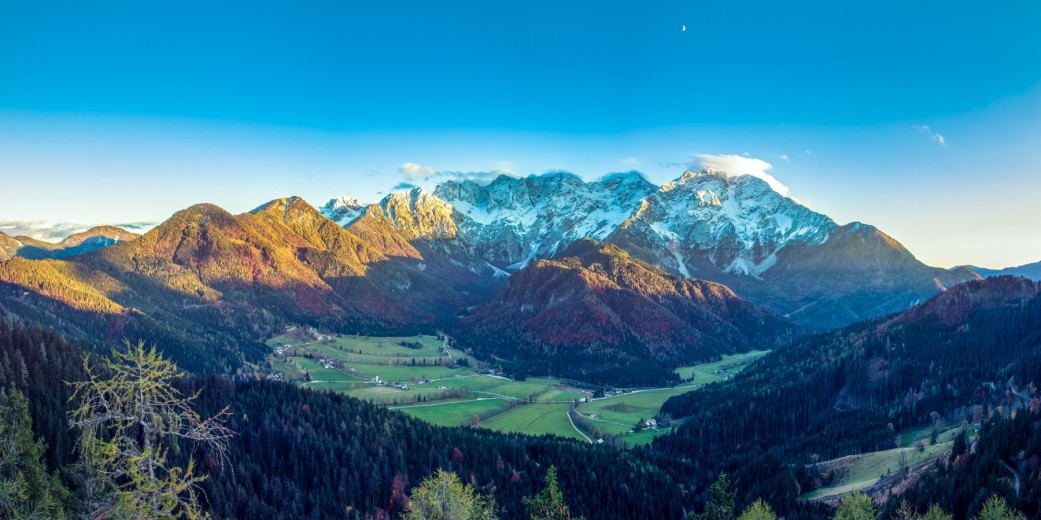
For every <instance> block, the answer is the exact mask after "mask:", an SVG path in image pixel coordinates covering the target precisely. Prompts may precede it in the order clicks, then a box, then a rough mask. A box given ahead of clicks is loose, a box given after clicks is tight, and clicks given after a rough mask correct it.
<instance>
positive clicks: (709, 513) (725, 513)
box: [690, 473, 737, 520]
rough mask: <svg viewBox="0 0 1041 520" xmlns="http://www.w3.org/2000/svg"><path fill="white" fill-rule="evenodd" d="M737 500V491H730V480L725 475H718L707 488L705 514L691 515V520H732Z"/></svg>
mask: <svg viewBox="0 0 1041 520" xmlns="http://www.w3.org/2000/svg"><path fill="white" fill-rule="evenodd" d="M736 499H737V491H734V490H732V489H730V479H729V478H727V474H726V473H720V474H719V477H717V478H716V481H715V482H713V483H712V485H711V486H709V488H708V502H706V503H705V512H704V513H702V514H701V515H700V516H699V515H694V514H691V515H690V516H691V517H692V518H697V519H700V520H734V502H735V500H736Z"/></svg>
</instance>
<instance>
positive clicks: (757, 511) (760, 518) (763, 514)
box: [737, 498, 778, 520]
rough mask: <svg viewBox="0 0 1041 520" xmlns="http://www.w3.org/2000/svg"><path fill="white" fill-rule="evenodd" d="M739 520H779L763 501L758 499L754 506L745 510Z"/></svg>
mask: <svg viewBox="0 0 1041 520" xmlns="http://www.w3.org/2000/svg"><path fill="white" fill-rule="evenodd" d="M737 520H778V518H777V514H776V513H774V510H773V509H771V508H770V504H767V503H766V502H764V501H763V499H761V498H760V499H757V500H756V501H755V502H753V503H752V505H750V506H748V507H747V508H745V510H744V511H743V512H742V513H741V516H738V517H737Z"/></svg>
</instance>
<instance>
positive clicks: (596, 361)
mask: <svg viewBox="0 0 1041 520" xmlns="http://www.w3.org/2000/svg"><path fill="white" fill-rule="evenodd" d="M455 331H456V332H455V334H456V336H457V339H458V341H459V343H460V345H462V346H464V347H469V348H473V350H474V351H475V352H477V353H479V354H483V355H485V356H492V357H494V358H498V359H501V360H503V363H504V364H506V365H508V367H509V369H510V370H512V371H514V372H525V373H526V372H530V373H538V374H547V373H549V374H553V375H558V376H565V377H572V378H576V379H582V380H587V381H595V382H600V383H604V384H640V385H648V386H649V385H655V384H662V383H663V382H668V381H671V380H674V379H675V378H676V376H675V374H673V373H672V370H673V369H674V368H676V367H677V366H679V365H682V364H691V363H694V362H697V361H706V360H709V359H712V358H714V357H718V356H719V355H720V354H724V353H733V352H735V351H745V350H749V349H752V348H776V347H777V346H780V345H782V344H783V343H785V341H787V340H790V338H791V337H792V334H793V333H795V332H796V331H797V328H796V327H795V326H793V325H792V324H791V323H789V322H787V321H785V320H784V319H782V318H780V317H778V316H776V315H774V314H773V313H771V312H769V311H765V310H763V309H761V308H759V307H758V306H756V305H755V304H753V303H750V302H748V301H745V300H743V299H741V298H739V297H737V296H736V295H735V294H734V293H733V292H732V291H731V290H730V289H728V288H726V287H725V286H723V285H720V284H717V283H712V282H706V281H703V280H691V279H684V278H682V277H679V276H675V275H671V274H668V273H665V272H664V271H662V270H660V269H658V268H656V267H654V266H651V265H649V264H647V263H645V262H642V261H639V260H636V259H634V258H632V257H631V256H629V254H628V253H626V252H625V251H623V250H622V249H620V248H618V247H617V246H615V245H612V244H606V243H599V242H596V241H594V240H589V239H582V240H578V241H576V242H574V243H572V244H571V245H570V246H568V247H567V249H565V250H563V251H562V252H561V253H560V255H559V256H558V257H556V258H554V259H552V260H539V261H536V262H534V263H532V264H529V265H528V266H527V267H525V268H524V269H521V270H520V271H518V272H517V273H515V274H514V275H512V276H511V277H510V278H509V280H508V281H507V282H506V285H505V286H504V287H503V288H502V289H500V290H499V291H498V292H497V293H496V294H495V295H494V296H492V298H491V299H490V300H489V301H488V302H487V303H485V304H483V305H482V306H480V307H479V308H478V309H477V310H476V311H474V313H473V314H472V315H471V316H469V317H467V318H465V319H464V320H463V321H462V322H461V323H460V324H459V326H458V327H456V329H455Z"/></svg>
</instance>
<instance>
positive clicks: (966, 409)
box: [654, 277, 1041, 512]
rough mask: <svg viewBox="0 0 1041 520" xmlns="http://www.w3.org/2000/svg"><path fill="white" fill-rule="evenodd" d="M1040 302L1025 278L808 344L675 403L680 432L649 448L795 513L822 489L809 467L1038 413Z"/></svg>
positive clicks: (667, 409)
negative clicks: (937, 427)
mask: <svg viewBox="0 0 1041 520" xmlns="http://www.w3.org/2000/svg"><path fill="white" fill-rule="evenodd" d="M1039 292H1041V285H1039V284H1038V283H1035V282H1030V281H1027V280H1025V279H1022V278H1013V277H1002V278H993V279H988V280H984V281H978V282H969V283H966V284H962V285H959V286H957V287H954V288H952V289H951V290H949V291H947V292H946V293H943V294H941V295H939V296H937V297H935V298H933V299H932V300H930V301H928V302H925V303H923V304H921V305H919V306H916V307H914V308H912V309H910V310H908V311H906V312H904V313H900V314H896V315H893V316H889V317H884V318H879V319H876V320H872V321H868V322H865V323H862V324H857V325H853V326H850V327H848V328H846V329H842V330H839V331H836V332H832V333H827V334H822V335H817V336H813V337H808V338H805V339H803V340H801V341H799V342H797V343H796V344H794V345H792V346H791V347H788V348H785V349H781V350H779V351H777V352H775V353H773V354H771V355H768V356H766V357H764V358H763V359H761V360H759V361H757V362H756V363H755V364H754V365H752V366H750V367H748V368H747V369H746V370H745V371H743V372H742V373H741V374H739V375H737V376H736V377H734V378H733V379H731V380H729V381H726V382H723V383H719V384H715V385H711V386H709V387H707V388H705V389H703V390H702V391H700V392H698V393H690V394H685V395H680V396H677V397H673V398H671V399H670V400H669V401H667V402H666V403H665V405H664V406H663V408H662V411H663V413H670V414H671V415H672V416H674V417H677V418H684V420H683V425H682V426H681V427H680V428H679V429H678V431H677V432H676V433H675V434H674V435H667V436H662V437H658V438H657V439H655V442H654V449H655V450H656V451H658V452H659V453H663V454H666V455H667V456H670V457H676V458H679V459H682V460H689V461H690V462H691V464H693V465H695V466H706V467H709V468H713V469H716V470H718V469H725V470H727V471H728V472H731V473H732V474H733V476H734V479H735V482H737V484H738V488H739V489H740V490H741V492H742V494H741V500H744V501H751V500H752V499H754V498H755V497H759V496H762V497H764V498H767V499H768V500H769V501H770V502H771V503H772V504H775V505H776V506H778V507H779V509H780V510H781V511H782V512H784V511H787V510H789V508H791V509H798V508H799V507H801V506H800V505H799V504H798V503H797V496H798V494H799V493H801V492H803V491H807V490H809V489H812V488H813V487H814V486H816V485H819V482H818V483H815V482H814V480H815V477H816V476H815V475H813V473H812V471H811V470H809V469H807V467H806V466H805V465H810V464H812V463H813V462H814V461H817V460H827V459H830V458H835V457H839V456H843V455H849V454H856V453H866V452H871V451H876V450H882V449H889V448H893V447H894V446H895V441H896V439H897V436H899V435H901V434H903V433H904V432H906V431H908V430H909V429H911V428H914V427H931V426H932V425H933V424H934V423H935V422H936V421H937V420H943V421H946V423H947V424H954V425H958V424H972V423H978V422H980V421H984V420H986V419H988V418H990V417H1003V416H1004V417H1007V416H1010V415H1011V413H1013V412H1015V411H1016V410H1022V409H1029V408H1030V407H1031V406H1036V401H1037V399H1038V397H1039V396H1038V394H1037V390H1036V386H1037V385H1038V384H1041V378H1039V376H1041V296H1039V295H1038V294H1039ZM1013 444H1017V445H1018V444H1022V443H1018V442H1017V443H1013ZM763 468H773V469H774V471H764V470H763ZM710 476H711V472H710V471H706V472H705V473H704V475H703V479H707V478H709V477H710ZM704 482H706V480H702V481H701V482H700V483H704Z"/></svg>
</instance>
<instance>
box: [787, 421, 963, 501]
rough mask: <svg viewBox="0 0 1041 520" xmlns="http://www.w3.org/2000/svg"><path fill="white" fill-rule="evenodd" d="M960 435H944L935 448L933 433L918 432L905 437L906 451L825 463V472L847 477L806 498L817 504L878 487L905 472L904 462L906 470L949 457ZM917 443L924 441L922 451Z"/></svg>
mask: <svg viewBox="0 0 1041 520" xmlns="http://www.w3.org/2000/svg"><path fill="white" fill-rule="evenodd" d="M959 432H961V429H960V428H959V429H951V430H947V431H945V432H943V433H942V434H940V436H939V438H938V439H937V443H936V444H935V445H930V444H929V430H928V429H922V430H917V431H915V432H911V433H908V434H905V435H904V436H903V442H902V443H901V444H902V447H900V448H894V449H891V450H884V451H876V452H872V453H865V454H863V455H850V456H848V457H842V458H839V459H834V460H829V461H826V462H822V463H821V465H822V466H824V468H826V469H829V470H834V469H838V470H841V471H843V472H844V473H845V474H844V476H843V477H842V478H841V479H839V480H838V481H837V482H834V483H832V485H830V486H828V487H826V488H820V489H815V490H813V491H810V492H807V493H804V494H803V495H802V498H803V499H805V500H814V499H819V498H825V497H830V496H834V495H841V494H843V493H848V492H850V491H855V490H858V489H864V488H866V487H870V486H872V485H874V484H875V483H877V482H878V481H879V480H880V479H881V478H882V476H884V475H892V474H894V473H896V472H898V471H901V458H902V459H903V464H904V467H912V466H916V465H918V464H921V463H923V462H927V461H930V460H934V459H936V458H938V457H940V456H943V455H945V454H946V453H948V452H949V451H950V449H951V446H952V445H953V444H954V436H955V435H956V434H958V433H959ZM916 440H921V441H923V443H924V447H923V449H922V450H921V451H919V450H918V449H917V448H916V447H914V442H915V441H916Z"/></svg>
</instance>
